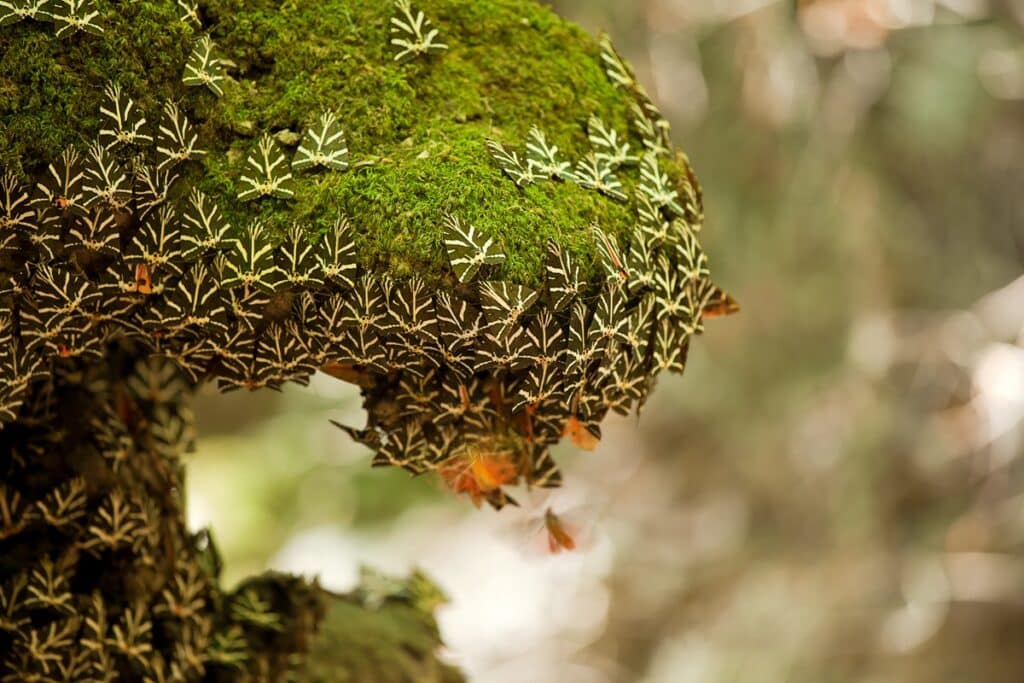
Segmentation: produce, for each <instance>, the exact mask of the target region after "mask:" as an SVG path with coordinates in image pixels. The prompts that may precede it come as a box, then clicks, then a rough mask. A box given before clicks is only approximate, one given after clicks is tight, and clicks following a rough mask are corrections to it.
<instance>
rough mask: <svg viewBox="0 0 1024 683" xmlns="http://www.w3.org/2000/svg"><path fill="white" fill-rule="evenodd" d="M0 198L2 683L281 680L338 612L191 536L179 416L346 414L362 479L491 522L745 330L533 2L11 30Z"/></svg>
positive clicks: (15, 1) (297, 9) (609, 100)
mask: <svg viewBox="0 0 1024 683" xmlns="http://www.w3.org/2000/svg"><path fill="white" fill-rule="evenodd" d="M193 9H194V11H189V10H193ZM420 11H422V12H423V13H424V16H425V17H427V18H429V21H430V22H431V25H432V26H433V27H436V29H437V31H438V33H437V34H436V35H435V34H431V33H429V31H430V29H429V28H423V29H422V31H420V33H419V35H412V34H416V33H417V30H418V29H412V28H410V29H404V28H403V27H402V24H403V23H405V24H407V25H410V26H411V25H413V24H416V25H417V26H420V24H419V22H420V21H421V19H420V16H419V12H420ZM396 18H397V19H398V20H399V21H398V22H396V21H395V19H396ZM410 38H412V39H413V40H414V42H417V43H418V46H419V47H420V48H422V49H421V50H419V52H420V54H417V53H415V52H414V53H413V54H410V55H408V56H409V57H410V58H409V59H398V58H397V57H400V56H402V55H401V52H400V51H401V50H402V49H403V48H402V45H400V44H398V45H396V44H395V41H396V40H398V41H401V40H405V39H410ZM432 40H433V41H435V43H437V42H441V43H443V46H442V45H439V44H434V45H433V46H432V47H429V44H430V41H432ZM428 48H429V49H428ZM328 113H330V114H331V116H333V117H334V118H333V119H330V118H326V119H325V118H324V117H325V115H327V114H328ZM143 119H145V121H143ZM332 121H336V123H332ZM186 124H187V125H186ZM338 126H340V130H341V131H343V133H344V136H345V144H342V143H340V142H337V141H338V140H340V139H341V138H340V136H339V135H336V134H337V133H338V131H339V128H338ZM328 132H330V135H327V133H328ZM317 133H323V134H324V135H326V136H327V137H329V138H331V140H332V141H333V142H331V143H330V145H329V147H330V149H329V150H327V149H326V148H325V149H324V150H321V151H325V154H324V155H322V156H320V157H317V158H316V161H317V162H321V163H318V164H314V168H312V169H306V168H304V167H303V164H295V163H293V164H291V165H289V163H288V160H289V159H291V158H295V159H299V160H301V159H302V158H304V157H309V158H311V159H312V158H313V156H312V155H310V154H307V153H306V152H304V151H303V150H307V151H308V150H309V148H310V145H311V144H312V145H314V146H316V145H317V144H318V143H317V141H316V139H315V135H316V134H317ZM310 136H313V137H312V138H311V137H310ZM336 142H337V144H335V143H336ZM555 146H557V148H558V151H557V153H556V152H555V150H554V147H555ZM343 147H345V148H347V152H345V154H344V155H343V154H342V152H341V149H342V148H343ZM524 148H527V149H526V151H525V152H524ZM261 154H262V155H263V156H262V157H261V156H260V155H261ZM514 155H516V156H514ZM0 165H2V167H3V168H0V683H6V681H8V680H50V679H53V680H58V679H60V676H63V677H64V678H65V679H68V680H111V679H109V678H103V674H104V672H113V675H114V677H115V678H117V679H118V680H145V681H164V680H187V681H193V680H213V681H221V680H260V681H262V680H268V681H277V680H286V678H287V677H288V676H289V675H293V674H294V672H296V671H298V670H299V669H301V667H302V665H303V662H302V653H304V652H306V651H308V649H309V647H310V643H311V638H312V633H313V631H314V630H315V628H316V625H317V623H318V622H319V619H320V617H321V616H322V613H323V611H324V609H325V604H326V603H327V602H330V597H329V596H327V595H326V594H324V593H323V592H322V591H320V590H319V589H317V588H316V587H315V586H309V585H307V584H306V583H304V582H302V581H299V580H293V579H290V578H288V577H280V576H276V575H272V576H266V577H260V578H256V579H253V580H251V581H249V582H246V583H245V584H243V586H242V587H240V588H239V589H237V590H236V591H234V592H231V593H227V592H225V591H223V590H222V589H221V588H220V587H219V585H218V574H219V568H218V561H217V560H216V553H215V551H214V550H213V549H212V547H211V546H210V541H209V538H208V536H206V535H203V534H199V535H196V534H194V533H192V532H191V531H190V530H188V529H187V527H186V525H185V521H184V515H183V507H184V503H183V493H182V486H181V482H182V471H183V465H182V463H181V461H180V457H181V454H182V453H183V452H184V451H186V450H188V449H189V448H190V446H191V444H192V441H193V440H194V433H193V432H192V428H191V422H192V419H191V418H192V414H191V409H190V408H189V399H190V397H191V394H192V392H193V391H194V390H195V388H196V387H197V386H198V385H200V384H201V383H203V382H207V381H209V382H216V383H217V385H218V386H219V387H220V388H221V389H222V390H225V391H228V390H232V389H249V390H255V389H261V388H278V387H280V386H281V385H282V384H284V383H286V382H299V383H305V382H308V380H309V377H310V376H311V375H312V374H313V373H314V372H316V371H318V370H321V371H324V372H327V373H329V374H331V375H334V376H335V377H338V378H340V379H343V380H346V381H349V382H353V383H355V384H357V385H358V386H359V387H360V388H361V389H362V392H363V396H364V403H365V407H366V409H367V412H368V423H367V425H366V426H365V427H364V428H359V429H353V428H348V427H343V429H346V431H348V433H349V434H350V435H351V436H352V437H354V438H355V439H356V440H358V441H360V442H361V443H364V444H366V445H367V446H369V447H371V448H372V449H373V450H374V451H375V458H374V464H375V465H393V466H400V467H403V468H405V469H406V470H408V471H410V472H411V473H413V474H416V475H420V474H424V473H428V472H436V473H438V474H440V475H441V476H442V477H443V478H444V479H445V481H446V482H447V483H448V484H449V485H450V486H451V488H452V489H454V490H455V491H456V492H459V493H465V494H467V495H469V496H470V497H471V498H472V500H473V501H474V502H475V503H477V504H480V503H481V502H483V501H486V502H488V503H490V504H491V505H493V506H495V507H499V508H500V507H501V506H503V505H505V504H508V503H509V502H512V501H511V499H510V498H509V497H508V496H507V494H506V490H505V489H506V487H507V486H511V485H514V484H518V483H525V484H526V485H527V486H531V487H553V486H557V485H559V483H560V482H561V475H560V473H559V471H558V468H557V467H556V465H555V463H554V461H553V460H552V458H551V455H550V453H549V451H548V448H549V447H550V446H551V445H553V444H555V443H558V442H559V441H560V440H561V439H562V438H563V437H564V436H570V437H571V438H572V440H573V441H575V442H576V443H577V444H578V445H580V446H583V447H587V448H590V447H593V446H594V445H595V444H596V443H597V441H598V440H599V438H600V424H601V422H602V420H603V419H604V417H605V416H606V415H607V414H608V413H609V412H610V411H616V412H620V413H623V414H628V413H629V412H631V411H633V410H638V409H639V407H640V406H641V405H642V404H643V402H644V401H645V400H646V398H647V397H648V395H649V394H650V392H651V391H652V390H653V388H654V385H655V382H656V380H657V378H658V376H659V374H660V373H662V372H666V371H668V372H682V371H683V370H684V369H685V361H686V355H687V351H688V349H689V345H690V342H691V339H692V338H693V337H694V336H696V335H698V334H700V333H701V332H702V331H703V324H704V321H705V319H706V318H708V317H710V316H714V315H720V314H723V313H730V312H732V311H733V310H735V304H734V303H733V302H732V300H731V299H729V297H728V296H727V295H726V294H724V292H722V291H721V290H720V289H719V288H717V287H716V286H715V285H714V284H712V282H711V279H710V272H709V269H708V263H707V259H706V257H705V256H704V254H703V252H702V251H701V248H700V244H699V240H698V238H699V231H700V229H701V225H702V222H703V207H702V205H701V201H702V200H701V193H700V188H699V185H698V184H697V180H696V178H695V176H694V175H693V172H692V170H691V169H690V167H689V164H688V162H687V160H686V157H685V156H684V155H683V154H682V153H680V152H676V151H674V150H673V149H672V146H671V141H670V139H669V136H668V126H667V123H666V122H665V120H664V119H663V118H662V117H661V115H660V114H659V113H658V111H657V108H656V107H655V106H654V103H653V102H652V101H651V99H650V98H649V97H648V95H647V93H646V92H645V91H644V90H643V88H642V87H641V86H640V85H639V84H638V83H636V81H635V79H634V77H633V74H632V71H631V70H630V69H629V67H628V65H626V64H625V63H624V62H622V60H621V58H620V57H619V56H618V55H617V53H616V52H615V51H614V48H612V47H611V44H610V42H608V41H607V40H606V39H602V40H595V39H593V38H592V37H590V36H588V35H587V34H585V33H584V32H582V31H581V30H580V29H578V28H576V27H574V26H572V25H571V24H569V23H567V22H565V21H563V20H561V19H559V18H558V17H557V16H555V15H554V14H553V13H551V12H550V11H549V10H547V9H544V8H542V7H540V6H539V5H537V4H535V3H533V2H530V1H527V0H461V1H457V0H422V2H420V3H418V4H417V6H416V8H415V9H412V8H409V7H408V5H407V4H406V3H405V1H404V0H400V1H399V2H397V3H395V4H392V3H389V2H381V1H380V0H373V1H371V0H330V1H328V2H319V3H307V2H299V1H289V2H283V3H282V2H269V1H268V0H247V1H244V2H243V1H241V0H234V1H228V0H208V1H204V2H199V3H198V5H194V4H193V3H191V2H188V1H187V0H183V1H181V2H174V1H172V0H163V1H162V2H158V1H137V2H113V1H112V0H96V2H95V3H94V2H91V1H86V2H78V1H75V2H70V1H68V0H41V1H39V2H36V1H35V0H0ZM346 609H348V608H346ZM424 619H425V620H426V621H425V623H427V624H430V623H432V622H430V621H429V617H428V616H427V615H425V614H424ZM381 623H383V622H381ZM338 632H339V633H342V632H344V629H342V630H340V631H338ZM410 637H412V636H410ZM432 638H433V635H432V632H430V631H427V632H425V635H424V633H421V634H419V635H416V636H415V640H416V642H417V643H418V645H417V648H419V650H418V651H420V650H422V651H428V650H429V649H430V647H431V643H432V642H433V640H432ZM396 640H397V641H399V642H401V641H402V638H397V639H396ZM41 642H42V643H43V644H42V645H41V644H40V643H41ZM410 642H411V641H410ZM8 653H9V654H8ZM373 656H374V657H376V656H379V653H377V652H374V653H373ZM367 657H368V659H367V660H368V661H369V657H370V654H369V653H368V656H367ZM58 661H59V662H60V664H59V667H58V664H56V662H58ZM395 661H396V662H398V660H397V659H396V660H395ZM402 661H403V662H405V661H406V660H402ZM425 661H427V664H426V666H427V667H428V669H429V671H430V672H431V673H430V676H433V678H434V679H438V678H439V677H440V679H442V680H447V679H448V678H449V677H450V676H451V672H450V671H449V670H447V669H446V668H444V667H443V666H440V665H438V664H437V663H436V662H435V661H434V660H433V659H432V658H430V657H428V658H427V660H425ZM351 663H352V662H349V663H345V664H341V665H339V666H345V667H348V666H349V664H351ZM406 663H408V664H409V665H410V667H411V668H412V669H414V668H415V666H413V665H414V664H415V662H412V661H409V662H406ZM403 668H406V669H409V667H404V664H403V666H399V667H398V668H397V669H396V671H397V670H399V669H403ZM353 670H361V668H360V667H358V666H355V667H354V668H353ZM409 670H411V669H409ZM389 675H390V674H389ZM396 675H398V674H396ZM47 677H49V678H47ZM360 680H365V675H364V674H360ZM387 680H391V679H387ZM394 680H399V678H395V679H394Z"/></svg>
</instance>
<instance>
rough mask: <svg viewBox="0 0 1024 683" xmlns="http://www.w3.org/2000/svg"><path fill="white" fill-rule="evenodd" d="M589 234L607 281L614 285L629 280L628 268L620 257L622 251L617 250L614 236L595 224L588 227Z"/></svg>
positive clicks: (620, 284) (622, 283)
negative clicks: (594, 243) (595, 246)
mask: <svg viewBox="0 0 1024 683" xmlns="http://www.w3.org/2000/svg"><path fill="white" fill-rule="evenodd" d="M590 234H591V236H592V237H593V238H594V241H595V242H596V244H597V248H598V253H599V255H600V257H601V265H602V267H603V268H604V271H605V273H606V274H607V277H608V282H609V283H610V284H612V285H614V286H623V285H625V284H626V283H627V282H629V277H630V276H629V268H628V267H627V265H626V262H625V260H624V259H623V258H622V252H621V251H620V250H619V245H618V244H617V243H616V241H615V238H614V237H613V236H611V235H609V234H607V233H606V232H605V231H604V230H602V229H601V228H600V227H599V226H597V225H592V226H591V227H590Z"/></svg>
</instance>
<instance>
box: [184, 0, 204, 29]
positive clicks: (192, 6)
mask: <svg viewBox="0 0 1024 683" xmlns="http://www.w3.org/2000/svg"><path fill="white" fill-rule="evenodd" d="M178 11H179V14H178V19H179V20H180V21H181V22H182V23H184V24H188V25H189V26H192V27H193V28H202V27H203V22H202V21H201V20H200V19H199V3H198V2H196V0H178Z"/></svg>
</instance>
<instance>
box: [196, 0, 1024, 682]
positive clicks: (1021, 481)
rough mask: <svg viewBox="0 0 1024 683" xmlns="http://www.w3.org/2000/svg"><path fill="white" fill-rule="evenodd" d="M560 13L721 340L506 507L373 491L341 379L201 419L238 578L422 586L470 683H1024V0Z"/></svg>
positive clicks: (893, 0) (216, 403) (222, 536)
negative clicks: (675, 199)
mask: <svg viewBox="0 0 1024 683" xmlns="http://www.w3.org/2000/svg"><path fill="white" fill-rule="evenodd" d="M553 4H554V7H555V9H556V10H557V11H559V12H560V13H562V14H564V15H565V16H568V17H570V18H572V19H574V20H577V21H579V22H580V23H582V24H583V25H584V26H586V27H587V28H588V29H590V30H591V31H595V32H596V31H598V30H606V31H609V32H610V33H611V34H612V37H613V39H614V40H615V42H616V44H617V46H618V47H619V49H620V50H621V51H622V52H624V53H625V54H626V55H627V56H628V57H629V58H630V59H631V60H632V61H633V63H634V65H635V66H636V68H637V71H638V72H639V73H640V75H641V80H642V81H644V82H645V83H647V84H649V85H650V86H651V90H652V91H653V92H655V93H656V99H657V100H658V101H659V103H660V104H661V105H662V108H663V110H664V112H665V113H666V114H667V115H668V117H669V118H670V119H671V120H672V121H673V124H674V138H675V141H676V143H677V144H678V145H679V146H680V147H682V148H683V149H685V150H686V151H687V153H688V154H689V155H690V157H691V159H692V161H693V162H694V164H695V166H696V169H697V171H698V173H699V174H700V177H701V179H702V181H703V183H704V186H705V191H706V204H707V214H708V224H707V226H706V227H705V230H704V233H703V240H704V244H705V246H706V248H707V250H708V251H709V253H710V255H711V259H712V267H713V269H714V270H715V272H716V279H717V280H718V281H719V282H720V283H721V284H722V285H723V286H725V287H726V288H727V289H728V290H729V291H730V292H731V293H732V294H734V295H735V296H736V298H737V299H738V300H739V301H740V302H741V303H742V305H743V312H742V314H741V315H739V316H736V317H733V318H728V319H725V320H720V321H714V322H713V323H711V324H709V326H708V331H707V333H706V335H705V336H704V337H703V338H702V339H700V340H698V341H697V343H695V344H694V345H693V349H692V352H691V360H690V366H689V368H688V371H687V373H686V376H685V378H682V379H679V378H672V379H665V380H662V381H661V386H660V387H659V389H658V391H657V392H655V394H654V397H653V399H652V401H651V403H650V404H649V405H648V407H647V408H646V410H645V411H644V413H643V416H642V418H641V419H639V420H637V419H635V418H633V419H612V420H610V421H609V423H608V425H607V429H606V433H607V436H606V438H605V440H604V442H603V443H602V445H601V446H600V448H599V449H598V451H597V452H595V453H589V454H581V453H579V452H576V451H575V450H574V449H573V448H572V447H563V448H561V449H560V451H559V453H558V456H559V460H560V462H562V463H563V464H564V466H565V469H566V474H567V476H566V480H567V486H566V488H565V490H563V491H560V492H558V493H556V494H554V495H553V496H552V497H551V499H550V500H540V499H533V500H532V501H524V502H527V505H524V510H522V511H519V512H516V511H513V512H505V513H501V514H497V513H494V512H492V511H490V510H480V511H477V510H474V509H473V508H472V506H471V505H470V504H469V503H468V502H466V501H465V500H462V499H459V500H457V499H455V498H453V497H452V496H451V495H450V494H448V493H446V492H445V491H443V490H442V488H441V485H440V484H438V483H436V482H434V481H429V480H411V479H409V478H408V477H407V476H406V475H404V474H402V473H401V472H398V471H391V470H387V471H382V470H371V469H370V468H369V466H368V465H369V457H368V453H367V452H366V451H364V450H362V449H361V448H360V447H358V446H356V445H353V444H352V443H351V442H350V441H349V440H348V438H347V437H346V436H345V435H344V434H342V433H341V432H339V431H337V430H336V429H335V428H333V427H332V426H331V425H330V424H328V422H327V420H328V419H329V418H333V419H338V420H341V421H342V422H346V423H349V424H362V415H361V414H360V413H361V411H360V410H359V398H358V395H357V394H356V392H355V391H354V390H352V389H351V388H349V387H347V386H345V385H342V384H341V383H339V382H337V381H335V380H331V379H329V378H328V379H324V378H322V377H318V378H317V379H316V380H315V381H314V383H313V385H312V387H311V388H309V389H305V390H303V389H301V388H291V389H289V390H287V391H285V392H284V393H283V394H279V395H271V396H266V395H263V394H258V395H253V396H244V395H234V396H232V397H230V398H226V399H221V398H217V399H216V400H212V399H204V400H203V401H202V402H201V404H200V407H199V411H198V413H199V417H200V430H201V437H202V438H201V439H200V450H199V452H198V454H196V455H195V456H194V457H193V458H192V460H191V462H190V468H191V473H190V482H189V485H190V514H191V518H192V522H193V524H194V525H195V526H197V527H198V526H202V525H206V524H212V525H213V527H214V529H215V531H216V536H217V539H218V541H219V544H220V547H221V550H222V551H223V553H224V555H225V560H226V572H227V580H228V582H229V583H230V582H233V581H237V580H238V579H240V578H241V577H243V576H246V575H248V574H251V573H253V572H257V571H260V570H262V569H265V568H268V567H273V568H278V569H284V570H289V571H295V572H303V573H308V574H315V573H318V574H319V575H320V576H321V578H322V581H323V583H324V584H325V585H326V586H327V587H329V588H332V589H337V590H346V589H348V588H351V587H352V586H353V585H354V584H355V583H356V581H357V580H358V575H359V568H360V564H361V563H367V564H369V565H372V566H375V567H378V568H380V569H383V570H386V571H390V572H395V573H398V574H403V573H406V572H407V571H408V570H410V569H411V568H412V567H414V566H419V567H422V568H423V569H424V570H426V571H427V572H428V573H429V574H430V575H432V577H433V578H435V579H436V580H437V582H438V583H439V584H440V585H441V586H442V587H443V589H444V590H445V591H446V592H447V593H448V595H449V596H450V597H451V603H450V604H449V605H447V606H446V607H444V608H442V609H441V610H440V612H439V619H440V624H441V629H442V633H443V637H444V639H445V641H446V643H447V645H448V649H447V652H446V658H447V659H448V660H449V661H451V662H453V663H455V664H457V665H459V666H460V667H462V668H463V669H464V670H465V671H466V673H467V674H468V675H469V677H470V680H473V681H484V682H487V683H522V682H527V681H529V682H533V681H539V682H544V683H546V682H548V681H552V682H553V681H558V682H560V683H620V682H621V683H634V682H643V683H689V682H694V683H697V682H700V683H703V682H709V683H718V682H736V681H738V682H742V683H746V682H748V681H755V682H757V683H774V682H776V681H778V682H782V681H785V682H797V683H800V682H804V681H806V682H808V683H811V682H813V683H831V682H837V683H845V682H852V681H856V682H858V683H862V682H868V683H883V682H887V681H893V682H896V681H899V682H901V683H902V682H911V683H914V682H918V681H921V682H928V683H933V682H945V681H951V682H952V681H956V682H957V683H960V682H964V681H970V682H983V683H988V682H1002V681H1006V682H1013V683H1017V682H1019V681H1022V680H1024V647H1021V644H1022V642H1024V554H1022V551H1024V460H1022V457H1021V456H1022V454H1024V427H1022V417H1024V336H1022V335H1021V332H1022V329H1024V279H1018V278H1021V274H1022V272H1024V268H1022V261H1024V225H1022V222H1021V219H1022V216H1024V40H1022V31H1024V28H1022V26H1024V0H1016V1H1007V2H997V1H996V0H801V1H800V2H799V3H798V5H797V6H794V4H793V2H790V1H786V2H772V1H771V0H628V1H627V0H558V1H557V2H554V3H553ZM240 452H241V453H244V454H245V457H237V454H238V453H240ZM549 504H550V505H552V506H553V507H554V509H555V510H556V511H558V512H565V513H566V517H567V518H568V519H570V520H575V523H578V524H579V525H580V528H581V536H582V537H583V538H582V541H583V542H582V543H581V545H582V547H581V549H580V550H579V551H577V552H574V553H562V554H559V555H556V556H546V555H544V554H543V552H540V551H539V550H538V546H539V545H540V544H541V538H540V534H539V532H538V525H539V523H538V520H537V516H538V515H539V514H541V513H542V511H543V509H544V507H545V506H546V505H549Z"/></svg>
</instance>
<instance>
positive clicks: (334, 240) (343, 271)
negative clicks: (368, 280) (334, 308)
mask: <svg viewBox="0 0 1024 683" xmlns="http://www.w3.org/2000/svg"><path fill="white" fill-rule="evenodd" d="M316 258H317V264H318V265H319V268H320V271H321V272H322V273H323V276H324V279H325V280H327V281H328V282H331V283H332V284H334V285H337V286H341V287H350V288H351V287H355V285H356V245H355V243H353V241H352V226H351V222H350V221H349V218H348V216H345V215H341V216H339V217H338V218H337V220H336V221H335V222H334V226H333V227H332V228H331V229H330V230H329V231H327V233H326V234H325V235H324V236H323V237H322V238H321V239H320V241H319V242H318V243H317V249H316Z"/></svg>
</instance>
